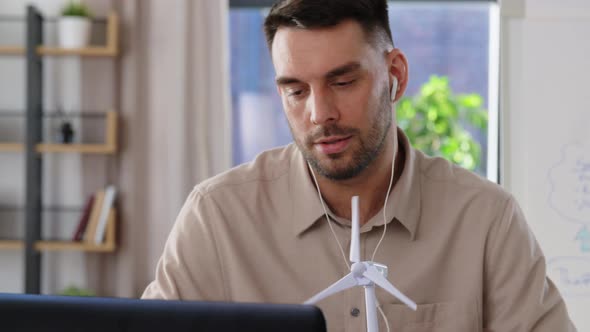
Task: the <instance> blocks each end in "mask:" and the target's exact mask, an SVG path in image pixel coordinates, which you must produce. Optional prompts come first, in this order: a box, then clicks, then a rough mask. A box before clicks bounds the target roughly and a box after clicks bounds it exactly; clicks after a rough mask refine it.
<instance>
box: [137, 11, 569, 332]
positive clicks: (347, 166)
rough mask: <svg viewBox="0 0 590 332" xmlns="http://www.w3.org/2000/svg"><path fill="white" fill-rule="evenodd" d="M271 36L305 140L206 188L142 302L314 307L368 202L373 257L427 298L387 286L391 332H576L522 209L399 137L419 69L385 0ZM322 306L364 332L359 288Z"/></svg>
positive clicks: (290, 114)
mask: <svg viewBox="0 0 590 332" xmlns="http://www.w3.org/2000/svg"><path fill="white" fill-rule="evenodd" d="M265 33H266V37H267V40H268V46H269V49H270V51H271V54H272V60H273V64H274V67H275V71H276V83H277V88H278V93H279V94H280V96H281V98H282V102H283V107H284V111H285V114H286V116H287V119H288V122H289V124H290V127H291V131H292V134H293V139H294V141H295V144H291V145H289V146H287V147H283V148H278V149H275V150H271V151H267V152H264V153H262V154H261V155H259V156H258V157H257V158H256V160H254V161H253V162H251V163H249V164H246V165H242V166H239V167H237V168H235V169H232V170H230V171H229V172H227V173H224V174H221V175H219V176H217V177H214V178H212V179H209V180H207V181H205V182H203V183H201V184H199V185H198V186H196V187H195V189H194V190H193V192H192V193H191V194H190V196H189V198H188V199H187V202H186V203H185V205H184V207H183V209H182V211H181V212H180V215H179V216H178V219H177V221H176V224H175V226H174V229H173V230H172V232H171V234H170V237H169V239H168V242H167V244H166V248H165V250H164V254H163V255H162V258H161V259H160V262H159V264H158V268H157V272H156V279H155V281H153V282H152V283H151V284H150V285H149V286H148V287H147V289H146V291H145V293H144V296H143V297H144V298H165V299H186V300H188V299H194V300H220V301H246V302H275V303H302V302H303V301H305V300H306V299H308V298H310V297H311V296H313V295H314V294H315V293H317V292H318V291H321V290H322V289H324V288H325V287H327V286H328V285H330V284H332V283H333V282H334V281H335V280H337V279H339V278H341V277H342V276H344V275H345V274H347V273H348V272H349V267H348V265H347V264H348V262H347V260H348V259H347V258H346V254H345V252H346V251H347V250H348V248H349V243H350V218H351V210H350V201H351V197H352V196H355V195H358V196H360V220H361V225H362V227H361V255H362V257H363V259H364V260H369V259H371V260H375V261H377V262H380V263H383V264H385V265H387V266H388V267H389V271H390V272H389V280H390V281H391V282H392V283H394V284H395V285H396V286H397V287H398V288H399V289H400V290H402V292H404V293H405V294H407V295H408V296H409V297H410V298H412V299H413V300H414V301H416V302H417V303H418V310H417V311H416V312H414V311H411V310H410V309H407V308H406V307H404V306H403V305H401V304H399V302H398V301H397V300H395V299H394V298H393V297H391V296H390V295H388V294H386V293H385V292H383V291H381V290H379V289H378V290H377V297H378V301H379V303H380V310H381V311H382V313H383V316H384V318H385V319H387V322H388V325H389V326H390V327H391V330H392V331H435V330H436V331H453V332H458V331H482V330H486V331H551V332H556V331H574V330H575V328H574V327H573V325H572V324H571V322H570V320H569V318H568V314H567V311H566V307H565V304H564V302H563V300H562V298H561V297H560V295H559V293H558V291H557V289H556V288H555V286H554V285H553V284H552V283H551V281H550V280H549V279H547V278H546V277H545V260H544V257H543V254H542V253H541V251H540V248H539V247H538V245H537V243H536V241H535V239H534V237H533V235H532V234H531V232H530V230H529V229H528V228H527V225H526V222H525V220H524V217H523V215H522V213H521V211H520V209H519V208H518V206H517V204H516V202H515V201H514V199H513V198H512V197H511V196H510V195H509V194H507V193H506V192H504V191H502V189H500V188H499V187H498V186H496V185H495V184H492V183H490V182H488V181H486V180H483V179H481V178H479V177H477V176H476V175H473V174H471V173H470V172H468V171H466V170H463V169H461V168H459V167H456V166H453V165H451V164H450V163H448V162H447V161H445V160H443V159H440V158H429V157H427V156H425V155H424V154H422V153H421V152H419V151H416V150H414V149H413V148H412V147H411V146H410V144H409V142H408V139H407V138H406V136H405V135H404V133H403V132H402V131H401V130H400V129H398V128H397V127H396V124H395V119H394V116H393V115H394V111H395V110H394V102H395V101H396V100H398V99H399V98H400V97H401V96H402V95H403V93H404V90H405V88H406V86H407V82H408V63H407V60H406V58H405V56H404V55H403V53H402V52H401V51H400V50H398V49H395V48H394V47H393V41H392V37H391V32H390V29H389V24H388V17H387V3H386V1H385V0H330V1H328V0H322V1H317V0H284V1H279V2H278V3H276V4H275V5H274V6H273V7H272V8H271V11H270V13H269V15H268V17H267V19H266V21H265ZM390 184H393V186H391V185H390ZM328 215H329V217H328ZM382 236H383V239H382ZM381 240H382V241H381ZM318 306H319V307H320V308H321V309H322V311H323V312H324V315H325V316H326V319H327V323H328V329H329V330H330V331H363V330H365V321H364V319H365V318H364V317H365V315H364V313H363V310H364V296H363V290H362V288H354V289H351V290H348V291H345V292H342V293H340V294H337V295H333V296H332V297H329V298H327V299H325V300H323V301H321V302H320V303H318ZM380 325H381V329H382V330H383V331H385V321H384V320H381V321H380Z"/></svg>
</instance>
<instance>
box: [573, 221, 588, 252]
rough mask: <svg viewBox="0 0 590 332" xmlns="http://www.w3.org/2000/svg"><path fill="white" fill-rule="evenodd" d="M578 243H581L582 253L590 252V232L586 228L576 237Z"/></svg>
mask: <svg viewBox="0 0 590 332" xmlns="http://www.w3.org/2000/svg"><path fill="white" fill-rule="evenodd" d="M576 241H580V246H581V248H582V252H590V232H589V231H588V228H586V226H584V227H582V230H580V231H579V232H578V234H577V235H576Z"/></svg>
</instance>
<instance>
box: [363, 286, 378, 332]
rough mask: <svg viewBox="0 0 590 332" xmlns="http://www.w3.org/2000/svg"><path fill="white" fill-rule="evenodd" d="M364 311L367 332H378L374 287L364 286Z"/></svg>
mask: <svg viewBox="0 0 590 332" xmlns="http://www.w3.org/2000/svg"><path fill="white" fill-rule="evenodd" d="M365 310H366V311H367V332H378V331H379V325H378V321H377V297H376V296H375V285H371V286H365Z"/></svg>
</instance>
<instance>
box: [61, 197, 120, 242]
mask: <svg viewBox="0 0 590 332" xmlns="http://www.w3.org/2000/svg"><path fill="white" fill-rule="evenodd" d="M116 193H117V190H116V189H115V187H114V186H108V187H107V188H106V189H104V190H102V189H101V190H99V191H97V192H95V193H94V194H92V195H91V196H90V197H89V198H88V200H87V201H86V204H85V206H84V212H83V213H82V217H81V218H80V221H79V222H78V226H77V227H76V231H75V232H74V235H73V237H72V240H73V241H84V242H86V243H92V244H97V245H98V244H102V243H103V241H104V238H105V233H106V229H107V224H108V221H109V214H110V211H111V209H112V208H113V203H114V201H115V195H116Z"/></svg>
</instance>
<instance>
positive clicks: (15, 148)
mask: <svg viewBox="0 0 590 332" xmlns="http://www.w3.org/2000/svg"><path fill="white" fill-rule="evenodd" d="M21 151H23V145H22V144H20V143H0V152H21Z"/></svg>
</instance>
